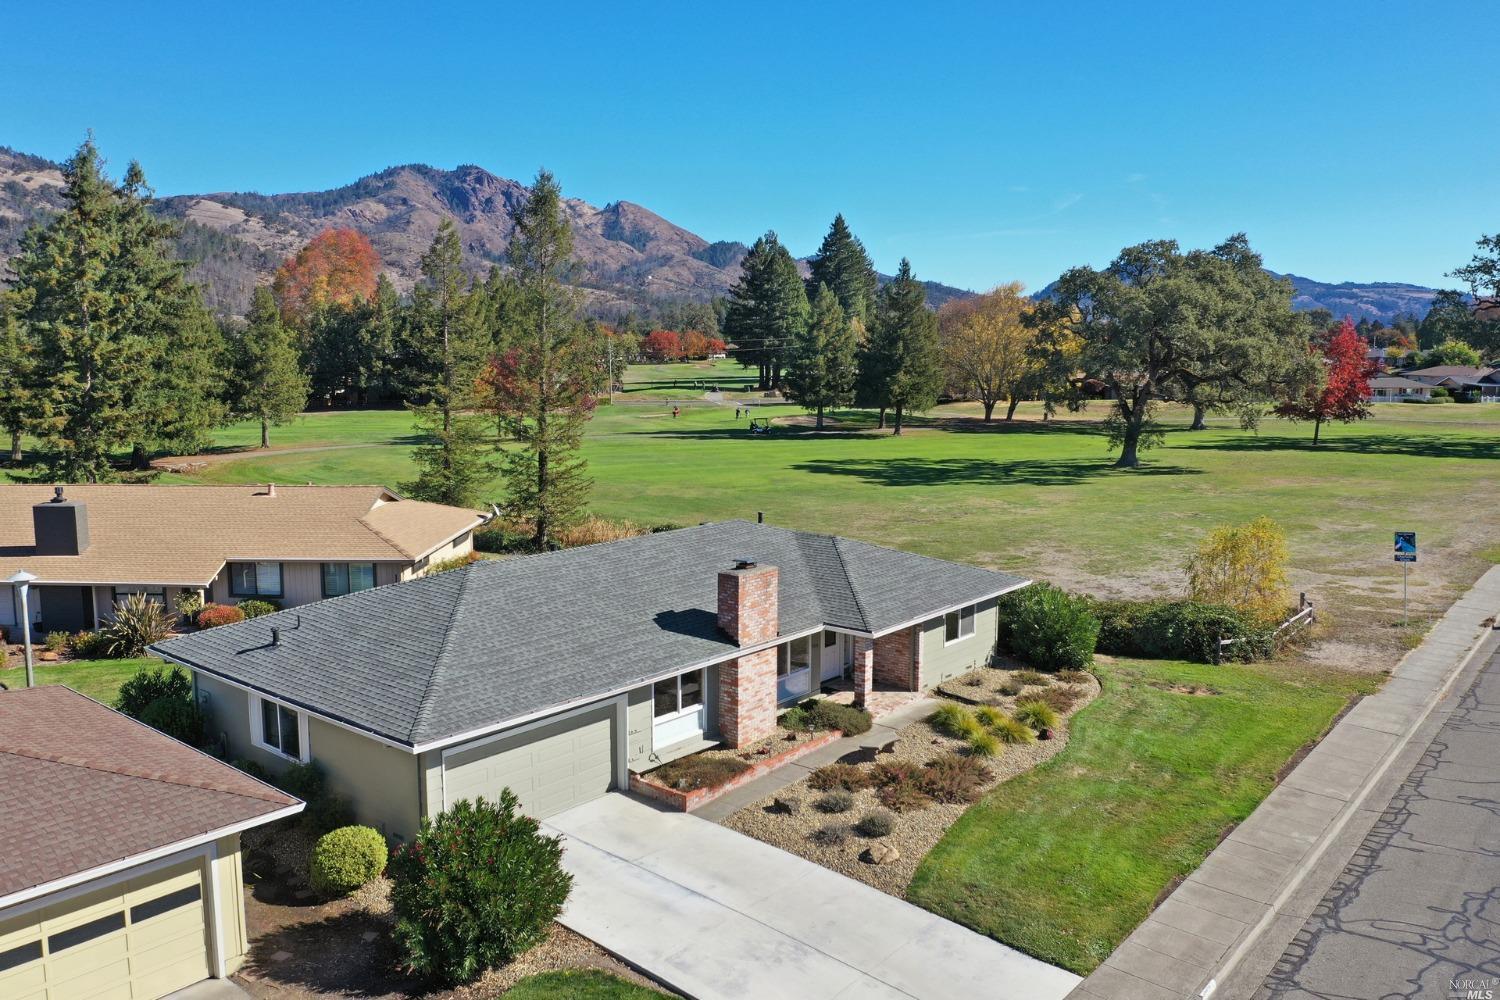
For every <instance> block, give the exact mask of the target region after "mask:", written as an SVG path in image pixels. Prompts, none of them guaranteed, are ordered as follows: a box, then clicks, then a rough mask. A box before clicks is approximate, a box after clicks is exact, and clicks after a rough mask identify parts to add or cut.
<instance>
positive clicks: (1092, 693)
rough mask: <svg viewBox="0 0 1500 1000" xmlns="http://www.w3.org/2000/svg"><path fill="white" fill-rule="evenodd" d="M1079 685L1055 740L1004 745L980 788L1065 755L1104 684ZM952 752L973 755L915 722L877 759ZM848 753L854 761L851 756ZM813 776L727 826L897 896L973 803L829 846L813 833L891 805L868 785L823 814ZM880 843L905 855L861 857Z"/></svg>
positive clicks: (1009, 674) (925, 811)
mask: <svg viewBox="0 0 1500 1000" xmlns="http://www.w3.org/2000/svg"><path fill="white" fill-rule="evenodd" d="M976 673H983V674H986V675H993V676H992V677H987V678H986V683H990V682H993V683H994V685H996V686H997V687H998V685H999V684H1001V683H1004V682H1005V681H1008V680H1011V679H1012V678H1013V675H1014V671H1010V670H1000V669H993V668H982V669H981V671H976ZM1072 686H1073V687H1075V688H1076V689H1078V692H1079V695H1080V696H1079V700H1078V701H1077V702H1076V703H1075V704H1074V705H1073V707H1072V708H1070V709H1069V710H1068V711H1067V712H1066V713H1063V723H1062V725H1061V726H1060V727H1059V729H1058V731H1057V732H1056V733H1055V734H1054V736H1053V738H1052V739H1050V740H1045V741H1038V742H1036V743H1029V744H1019V745H1009V746H1005V747H1004V748H1003V750H1002V752H1001V753H1000V755H999V756H998V757H994V758H990V759H988V760H986V761H984V763H985V764H986V765H987V766H988V767H989V768H990V769H991V772H992V774H991V777H990V779H989V780H988V781H986V782H985V783H984V784H983V785H982V787H981V788H980V790H979V794H980V795H983V794H984V793H985V792H988V791H989V790H990V789H992V788H994V787H995V786H997V785H999V784H1001V783H1002V782H1004V781H1006V780H1008V779H1010V778H1013V777H1015V776H1016V775H1018V774H1022V773H1024V772H1026V771H1029V770H1031V769H1032V768H1034V767H1036V766H1037V765H1038V764H1040V763H1042V762H1043V761H1045V760H1047V759H1048V758H1050V757H1053V756H1055V755H1056V754H1058V753H1060V752H1061V751H1062V749H1063V748H1064V747H1066V746H1067V745H1068V727H1067V719H1068V718H1069V717H1071V716H1072V715H1073V714H1074V713H1076V712H1077V711H1078V710H1079V709H1081V708H1083V706H1085V705H1087V704H1088V703H1089V702H1091V701H1092V700H1093V699H1094V698H1095V697H1096V696H1097V695H1098V694H1099V682H1098V680H1097V679H1095V678H1094V677H1093V676H1092V675H1090V676H1089V677H1088V679H1087V680H1086V681H1085V682H1083V683H1079V684H1075V685H1072ZM1037 690H1038V689H1037V688H1035V687H1031V688H1026V689H1025V690H1024V692H1023V697H1024V695H1025V694H1031V693H1035V692H1036V691H1037ZM995 703H996V704H999V705H1001V706H1002V707H1005V708H1007V710H1008V709H1009V708H1013V707H1014V704H1015V699H1014V698H1013V697H1004V696H998V697H997V698H996V700H995ZM953 753H960V754H966V753H967V745H966V744H965V743H964V742H963V741H962V740H957V739H953V738H952V737H950V736H947V735H944V734H943V733H940V732H938V731H937V730H936V729H934V728H933V727H932V726H930V725H928V724H927V723H926V722H916V723H913V724H912V725H910V726H908V727H906V728H905V729H903V730H902V731H901V735H900V736H899V737H897V739H896V740H895V742H894V744H893V745H892V746H891V749H890V752H889V753H886V752H881V753H880V754H878V755H875V756H874V758H873V759H877V760H880V761H911V762H913V763H917V764H926V763H927V762H928V761H932V760H936V759H937V758H939V757H943V756H945V755H948V754H953ZM855 756H860V760H859V761H852V760H850V761H849V762H850V763H861V762H863V765H864V766H866V767H868V766H869V765H870V759H869V755H863V756H861V755H859V754H851V755H849V757H855ZM845 759H846V760H848V757H846V758H845ZM809 780H810V779H808V778H804V779H803V780H801V781H798V782H796V783H795V784H792V785H790V786H788V787H787V788H785V789H783V790H782V791H780V792H778V793H777V794H776V795H775V796H773V797H768V798H764V799H761V800H760V801H758V802H754V803H751V804H750V805H748V806H746V807H745V808H744V809H741V810H740V811H739V812H737V813H735V814H733V815H732V816H730V817H729V818H728V819H726V820H724V825H725V826H727V827H729V828H730V829H731V830H737V831H739V832H740V833H743V834H745V835H747V836H750V837H754V838H755V839H757V840H761V841H764V842H765V843H767V844H770V845H772V846H773V847H779V848H781V849H782V850H785V851H790V852H791V853H793V854H796V855H799V856H800V857H803V858H806V859H807V860H809V861H812V862H815V863H817V864H820V865H822V866H823V867H825V868H828V869H831V870H832V871H836V872H839V873H840V874H843V875H847V876H849V877H850V878H855V879H858V880H859V881H861V882H864V883H865V884H866V885H870V886H873V887H874V888H876V889H879V890H880V891H881V892H885V893H888V894H890V895H892V896H897V897H904V896H905V895H906V887H907V886H908V885H909V884H911V880H912V876H913V875H915V874H916V871H917V865H918V864H919V863H920V862H921V860H922V858H923V857H924V856H925V855H926V854H927V852H928V851H930V850H932V848H933V846H934V845H936V844H937V842H938V841H939V840H940V839H942V836H943V834H944V833H945V832H946V831H947V829H948V827H950V826H952V825H953V824H954V823H955V822H957V820H958V818H959V817H960V816H962V815H963V814H964V812H965V811H966V810H967V809H968V808H969V804H968V803H951V804H950V803H933V804H931V805H928V806H927V807H926V808H922V809H917V810H913V811H909V812H903V813H900V814H898V815H897V816H896V823H895V828H894V829H893V831H892V832H891V833H890V834H889V835H888V836H885V837H879V838H868V837H863V836H860V835H859V834H858V833H850V834H849V836H848V838H847V839H846V840H845V841H844V842H843V843H841V844H832V845H824V844H820V843H818V842H816V841H814V840H813V839H812V837H813V834H814V833H815V832H816V831H818V830H819V829H820V828H822V827H826V826H830V825H833V826H837V825H853V824H855V823H857V822H858V821H859V819H860V817H862V816H864V815H865V814H866V813H870V812H875V811H877V810H882V809H883V808H884V807H883V806H881V804H880V801H879V799H878V798H877V797H876V793H875V791H874V790H873V789H869V788H866V789H861V790H860V791H857V792H853V793H851V794H852V795H853V799H854V804H853V807H852V808H851V809H849V810H848V811H846V812H843V813H838V814H828V813H825V812H822V811H820V810H819V809H818V808H817V807H816V806H815V804H814V803H816V802H817V801H818V800H819V799H821V798H822V797H823V796H824V794H825V793H823V792H820V791H818V790H816V789H814V788H812V787H811V786H810V785H809V784H808V781H809ZM787 798H795V799H798V800H800V802H801V808H800V810H799V811H798V812H797V813H796V814H794V815H788V814H786V813H784V812H781V811H779V810H778V809H777V808H776V806H775V802H776V800H777V799H782V800H785V799H787ZM876 843H880V844H885V845H887V846H890V847H894V848H896V850H897V851H899V852H900V856H899V857H898V858H896V859H895V860H892V861H887V862H885V863H882V864H872V863H870V862H868V861H864V860H861V854H862V853H863V852H864V851H865V849H866V848H869V847H871V846H873V845H875V844H876Z"/></svg>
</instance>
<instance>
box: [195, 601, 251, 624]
mask: <svg viewBox="0 0 1500 1000" xmlns="http://www.w3.org/2000/svg"><path fill="white" fill-rule="evenodd" d="M244 620H245V612H243V611H241V610H240V609H239V608H236V607H233V606H231V605H228V604H206V605H204V607H203V610H202V611H200V612H198V627H199V628H214V627H215V626H218V625H229V624H231V623H232V622H242V621H244Z"/></svg>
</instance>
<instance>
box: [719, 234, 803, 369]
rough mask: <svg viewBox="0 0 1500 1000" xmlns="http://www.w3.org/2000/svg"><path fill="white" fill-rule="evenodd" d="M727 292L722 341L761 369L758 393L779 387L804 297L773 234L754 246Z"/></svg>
mask: <svg viewBox="0 0 1500 1000" xmlns="http://www.w3.org/2000/svg"><path fill="white" fill-rule="evenodd" d="M740 267H741V271H740V278H739V280H738V281H737V282H735V285H734V288H732V289H731V290H730V292H729V305H728V309H727V311H726V312H725V315H724V327H723V329H724V339H725V340H727V341H729V342H730V343H732V344H734V345H735V346H734V350H733V352H732V353H733V355H734V357H735V358H736V359H737V360H738V361H739V362H740V363H741V364H742V365H745V366H747V367H748V366H751V365H754V366H755V367H756V368H758V369H759V370H760V387H761V388H762V389H779V388H781V372H782V369H783V368H784V367H785V365H786V356H787V353H788V351H789V350H790V349H791V345H792V339H793V338H794V337H795V336H796V335H797V333H798V331H800V330H801V329H802V328H803V326H805V325H806V323H807V308H808V307H807V292H806V290H805V289H804V288H803V287H802V277H801V275H800V274H799V273H798V271H797V262H796V261H795V260H793V259H792V255H791V254H790V253H789V252H787V249H786V247H784V246H782V245H781V241H780V240H778V239H777V237H776V234H775V233H766V235H764V236H762V237H761V238H760V239H758V240H756V241H755V245H754V246H752V247H751V248H750V252H749V253H748V254H746V255H745V259H744V261H743V262H741V264H740Z"/></svg>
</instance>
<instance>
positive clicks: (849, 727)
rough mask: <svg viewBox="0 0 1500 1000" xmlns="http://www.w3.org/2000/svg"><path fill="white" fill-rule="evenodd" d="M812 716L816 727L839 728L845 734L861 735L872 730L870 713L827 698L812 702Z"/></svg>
mask: <svg viewBox="0 0 1500 1000" xmlns="http://www.w3.org/2000/svg"><path fill="white" fill-rule="evenodd" d="M810 716H811V719H812V723H813V728H814V729H837V730H840V731H842V732H843V734H844V735H845V736H859V735H861V734H862V733H868V732H869V731H870V713H869V712H866V711H865V710H864V709H862V708H855V707H854V706H853V705H840V704H839V703H838V702H836V701H829V700H828V699H827V698H818V699H817V700H815V701H814V702H813V704H812V709H811V712H810Z"/></svg>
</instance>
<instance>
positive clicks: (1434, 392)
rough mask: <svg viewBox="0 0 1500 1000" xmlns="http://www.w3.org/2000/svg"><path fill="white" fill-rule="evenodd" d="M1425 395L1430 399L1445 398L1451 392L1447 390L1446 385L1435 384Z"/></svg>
mask: <svg viewBox="0 0 1500 1000" xmlns="http://www.w3.org/2000/svg"><path fill="white" fill-rule="evenodd" d="M1427 395H1428V396H1429V397H1430V398H1432V399H1447V398H1448V397H1449V396H1450V395H1451V393H1449V392H1448V390H1447V388H1446V387H1444V386H1441V385H1435V386H1433V387H1432V389H1431V390H1429V391H1428V393H1427Z"/></svg>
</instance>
